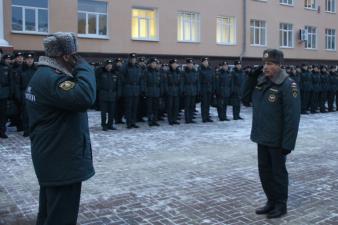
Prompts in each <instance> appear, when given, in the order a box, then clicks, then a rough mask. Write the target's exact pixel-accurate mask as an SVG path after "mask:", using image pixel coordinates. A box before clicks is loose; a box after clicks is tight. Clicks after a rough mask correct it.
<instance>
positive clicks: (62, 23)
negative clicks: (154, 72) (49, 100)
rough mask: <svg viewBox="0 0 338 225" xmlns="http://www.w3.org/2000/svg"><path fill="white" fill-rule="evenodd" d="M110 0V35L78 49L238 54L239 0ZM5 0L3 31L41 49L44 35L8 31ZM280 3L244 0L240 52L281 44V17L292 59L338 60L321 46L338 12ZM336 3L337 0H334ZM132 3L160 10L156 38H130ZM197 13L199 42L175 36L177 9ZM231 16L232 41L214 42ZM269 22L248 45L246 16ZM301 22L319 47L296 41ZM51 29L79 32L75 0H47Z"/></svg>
mask: <svg viewBox="0 0 338 225" xmlns="http://www.w3.org/2000/svg"><path fill="white" fill-rule="evenodd" d="M100 1H106V2H108V38H107V39H90V38H79V46H80V51H81V52H86V53H109V54H110V53H111V54H126V53H130V52H136V53H140V54H155V55H182V56H184V55H191V56H216V57H238V56H239V55H240V54H241V51H242V47H243V44H242V43H243V40H242V36H243V1H242V0H209V1H205V0H170V1H169V0H100ZM4 2H5V10H4V12H5V37H6V39H7V40H8V41H9V42H10V44H12V45H13V46H14V48H15V49H18V50H42V49H43V47H42V39H43V38H44V36H43V35H30V34H15V33H12V31H11V1H10V0H8V1H4ZM294 2H295V5H294V6H293V7H290V6H282V5H280V4H279V1H278V0H268V1H267V2H264V1H257V0H247V28H246V34H247V35H246V36H247V39H246V52H245V54H244V57H249V58H251V57H253V58H255V57H261V54H262V51H263V50H264V49H265V48H266V47H269V48H279V23H280V22H285V23H286V22H287V23H292V24H293V26H294V40H295V45H294V48H291V49H283V51H284V52H285V55H286V57H287V58H291V59H323V60H338V54H337V52H336V51H327V50H325V33H324V32H325V28H334V29H336V32H338V15H337V14H329V13H325V12H324V8H325V5H324V2H325V1H324V0H319V5H320V6H321V12H320V13H318V12H317V11H312V10H306V9H304V1H302V0H295V1H294ZM337 3H338V2H337ZM133 7H141V8H151V9H153V8H155V9H157V10H158V19H159V20H158V21H159V41H134V40H132V39H131V10H132V8H133ZM178 11H191V12H198V13H200V20H201V24H200V25H201V29H200V31H201V36H200V43H180V42H178V41H177V12H178ZM217 16H235V17H236V23H237V43H236V45H233V46H229V45H218V44H216V17H217ZM251 19H260V20H265V21H266V22H267V32H268V35H267V36H268V40H267V46H266V47H253V46H250V20H251ZM305 25H311V26H315V27H317V34H318V35H317V39H318V40H317V50H306V49H304V44H303V43H300V42H299V41H298V31H299V29H300V28H304V26H305ZM49 31H50V32H51V33H52V32H56V31H72V32H77V0H57V1H56V0H49Z"/></svg>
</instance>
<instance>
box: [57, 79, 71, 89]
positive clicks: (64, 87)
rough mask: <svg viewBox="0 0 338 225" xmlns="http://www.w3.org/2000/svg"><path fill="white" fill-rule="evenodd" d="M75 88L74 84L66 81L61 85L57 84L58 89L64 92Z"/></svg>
mask: <svg viewBox="0 0 338 225" xmlns="http://www.w3.org/2000/svg"><path fill="white" fill-rule="evenodd" d="M74 86H75V83H74V82H72V81H69V80H66V81H64V82H62V83H60V84H59V88H61V89H62V90H64V91H69V90H71V89H73V88H74Z"/></svg>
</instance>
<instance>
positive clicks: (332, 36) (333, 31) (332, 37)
mask: <svg viewBox="0 0 338 225" xmlns="http://www.w3.org/2000/svg"><path fill="white" fill-rule="evenodd" d="M329 31H331V32H330V34H329ZM336 34H337V33H336V29H332V28H326V29H325V50H327V51H336V49H337V38H336ZM332 40H333V41H334V48H332V46H329V45H331V44H330V43H331V41H332ZM330 47H331V48H330Z"/></svg>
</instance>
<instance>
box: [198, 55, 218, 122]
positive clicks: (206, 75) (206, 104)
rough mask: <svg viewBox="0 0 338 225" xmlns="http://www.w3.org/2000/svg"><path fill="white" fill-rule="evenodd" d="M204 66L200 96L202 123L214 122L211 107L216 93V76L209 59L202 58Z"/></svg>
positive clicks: (200, 69)
mask: <svg viewBox="0 0 338 225" xmlns="http://www.w3.org/2000/svg"><path fill="white" fill-rule="evenodd" d="M201 62H202V64H201V65H200V68H199V81H200V96H201V114H202V122H203V123H207V122H213V121H212V120H211V119H210V105H211V100H212V97H213V94H214V93H215V84H214V82H215V80H214V79H215V74H214V71H213V70H212V69H211V68H210V66H209V59H208V58H206V57H205V58H202V60H201Z"/></svg>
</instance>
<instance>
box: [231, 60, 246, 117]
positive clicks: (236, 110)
mask: <svg viewBox="0 0 338 225" xmlns="http://www.w3.org/2000/svg"><path fill="white" fill-rule="evenodd" d="M234 65H235V68H234V70H233V71H232V75H231V93H230V101H231V104H232V112H233V117H234V120H242V119H243V118H242V117H241V116H240V112H241V90H242V82H243V79H244V73H243V70H242V63H241V61H235V62H234Z"/></svg>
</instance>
